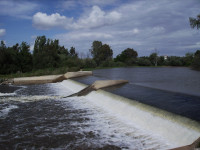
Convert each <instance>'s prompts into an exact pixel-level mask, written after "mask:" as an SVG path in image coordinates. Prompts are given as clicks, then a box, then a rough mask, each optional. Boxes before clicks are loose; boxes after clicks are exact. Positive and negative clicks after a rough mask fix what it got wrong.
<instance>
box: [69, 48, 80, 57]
mask: <svg viewBox="0 0 200 150" xmlns="http://www.w3.org/2000/svg"><path fill="white" fill-rule="evenodd" d="M69 54H70V56H71V57H78V54H77V53H76V49H75V47H71V48H70V50H69Z"/></svg>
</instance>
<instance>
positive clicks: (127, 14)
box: [0, 0, 200, 56]
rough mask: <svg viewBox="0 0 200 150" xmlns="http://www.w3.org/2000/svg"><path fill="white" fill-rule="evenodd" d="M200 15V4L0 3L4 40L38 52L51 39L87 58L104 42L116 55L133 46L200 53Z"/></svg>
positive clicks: (196, 0)
mask: <svg viewBox="0 0 200 150" xmlns="http://www.w3.org/2000/svg"><path fill="white" fill-rule="evenodd" d="M198 14H200V0H32V1H30V0H29V1H28V0H0V40H4V41H5V42H6V45H7V46H12V45H14V44H16V43H21V42H22V41H26V42H27V43H29V44H30V45H31V48H32V47H33V44H34V40H35V38H36V37H37V36H41V35H45V36H46V37H47V38H51V39H59V41H60V45H64V46H65V47H66V48H70V47H71V46H74V47H75V48H76V50H77V51H78V52H79V53H85V54H86V53H88V50H89V49H90V48H91V44H92V42H93V41H94V40H99V41H102V42H103V43H106V44H109V45H110V46H111V48H112V49H113V52H114V56H116V55H118V54H119V53H121V51H123V50H124V49H126V48H128V47H129V48H133V49H135V50H136V51H137V52H138V54H139V56H148V55H149V54H150V53H152V52H155V49H156V50H157V51H158V52H159V55H178V56H183V55H185V53H187V52H195V51H196V50H197V49H200V30H197V29H191V28H190V24H189V17H196V16H197V15H198Z"/></svg>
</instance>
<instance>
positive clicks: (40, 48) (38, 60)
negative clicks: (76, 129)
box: [33, 36, 60, 69]
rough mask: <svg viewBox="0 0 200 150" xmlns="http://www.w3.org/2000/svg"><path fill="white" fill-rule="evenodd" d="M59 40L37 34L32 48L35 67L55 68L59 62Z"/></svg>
mask: <svg viewBox="0 0 200 150" xmlns="http://www.w3.org/2000/svg"><path fill="white" fill-rule="evenodd" d="M59 47H60V46H59V41H58V40H50V39H46V37H45V36H38V37H37V38H36V40H35V45H34V50H33V65H34V68H35V69H43V68H55V67H58V65H59V63H60V57H59V55H58V52H59V51H58V50H59Z"/></svg>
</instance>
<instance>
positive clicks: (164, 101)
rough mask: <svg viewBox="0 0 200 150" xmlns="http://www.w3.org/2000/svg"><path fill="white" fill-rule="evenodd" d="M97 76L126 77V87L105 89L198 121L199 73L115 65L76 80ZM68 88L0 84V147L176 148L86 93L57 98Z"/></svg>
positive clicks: (61, 85)
mask: <svg viewBox="0 0 200 150" xmlns="http://www.w3.org/2000/svg"><path fill="white" fill-rule="evenodd" d="M102 79H126V80H129V83H128V84H126V85H122V86H117V87H114V88H107V89H105V90H107V91H109V92H112V93H115V94H119V95H122V96H124V97H128V98H131V99H134V100H136V101H140V102H142V103H145V104H149V105H152V106H155V107H158V108H161V109H165V110H167V111H170V112H173V113H176V114H179V115H182V116H186V117H188V118H192V119H193V120H197V121H200V113H199V112H200V110H199V108H200V94H199V91H200V72H196V71H192V70H190V69H188V68H115V69H103V70H95V71H94V75H93V76H89V77H81V78H76V79H75V80H77V81H79V82H82V83H85V84H91V83H92V82H93V81H95V80H102ZM72 86H73V85H70V84H69V83H68V82H66V81H63V82H61V83H51V84H41V85H29V86H21V87H16V86H1V87H0V149H72V150H73V149H74V150H75V149H84V150H85V149H99V150H104V149H105V150H107V149H116V150H117V149H131V150H134V149H135V150H137V149H168V148H172V147H174V146H176V145H174V143H170V142H168V141H167V140H166V139H165V137H162V136H159V135H158V134H156V133H152V132H147V131H146V130H145V129H143V128H140V126H138V125H137V123H136V122H132V121H131V120H128V121H127V120H123V116H119V115H117V113H116V114H115V113H111V112H109V111H106V110H104V108H101V107H98V106H97V105H95V104H94V103H92V102H91V100H88V99H87V97H84V96H83V97H71V98H62V96H67V95H70V94H72V93H73V91H72V90H70V89H71V88H72ZM91 96H92V95H91ZM92 99H94V101H100V100H101V99H99V98H98V97H93V98H92ZM111 107H112V106H109V108H111ZM119 108H120V107H119ZM126 113H127V114H128V112H126Z"/></svg>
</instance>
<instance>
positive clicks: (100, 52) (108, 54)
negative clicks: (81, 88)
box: [90, 41, 113, 65]
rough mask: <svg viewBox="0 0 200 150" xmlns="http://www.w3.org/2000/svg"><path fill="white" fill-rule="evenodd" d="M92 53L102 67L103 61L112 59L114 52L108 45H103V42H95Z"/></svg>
mask: <svg viewBox="0 0 200 150" xmlns="http://www.w3.org/2000/svg"><path fill="white" fill-rule="evenodd" d="M90 53H91V55H92V57H93V59H94V61H95V62H96V64H97V65H100V64H101V63H102V62H103V61H107V60H110V59H112V56H113V50H112V49H111V48H110V46H109V45H108V44H104V45H102V42H101V41H94V42H93V43H92V49H90Z"/></svg>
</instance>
